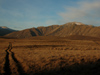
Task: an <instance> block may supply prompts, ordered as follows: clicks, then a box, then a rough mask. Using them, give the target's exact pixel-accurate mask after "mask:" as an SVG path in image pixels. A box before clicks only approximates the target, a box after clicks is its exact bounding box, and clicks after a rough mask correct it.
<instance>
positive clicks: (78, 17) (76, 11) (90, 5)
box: [58, 0, 100, 25]
mask: <svg viewBox="0 0 100 75" xmlns="http://www.w3.org/2000/svg"><path fill="white" fill-rule="evenodd" d="M58 14H59V15H60V16H61V17H62V18H63V21H65V22H71V21H78V22H83V23H87V24H94V25H100V22H99V21H100V0H93V1H91V0H88V1H84V2H83V1H81V2H77V3H76V7H65V12H60V13H58Z"/></svg>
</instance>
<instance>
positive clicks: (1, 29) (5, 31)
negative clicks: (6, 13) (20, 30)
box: [0, 26, 15, 36]
mask: <svg viewBox="0 0 100 75" xmlns="http://www.w3.org/2000/svg"><path fill="white" fill-rule="evenodd" d="M14 31H15V30H13V29H10V28H8V27H5V26H0V36H4V35H6V34H9V33H12V32H14Z"/></svg>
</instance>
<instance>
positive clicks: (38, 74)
mask: <svg viewBox="0 0 100 75" xmlns="http://www.w3.org/2000/svg"><path fill="white" fill-rule="evenodd" d="M99 71H100V40H98V39H91V38H88V40H87V39H79V38H78V39H69V38H66V37H65V38H62V37H51V36H41V37H32V38H28V39H27V38H26V39H10V38H0V75H100V72H99Z"/></svg>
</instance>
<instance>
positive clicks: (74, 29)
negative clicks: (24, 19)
mask: <svg viewBox="0 0 100 75" xmlns="http://www.w3.org/2000/svg"><path fill="white" fill-rule="evenodd" d="M99 32H100V27H94V26H92V25H86V24H83V23H81V22H69V23H66V24H63V25H51V26H47V27H37V28H30V29H25V30H21V31H17V32H12V33H10V34H7V35H5V36H6V37H15V38H29V37H33V36H59V37H66V36H70V35H82V36H91V37H100V33H99Z"/></svg>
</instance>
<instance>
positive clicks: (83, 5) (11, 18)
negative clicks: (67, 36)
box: [0, 0, 100, 30]
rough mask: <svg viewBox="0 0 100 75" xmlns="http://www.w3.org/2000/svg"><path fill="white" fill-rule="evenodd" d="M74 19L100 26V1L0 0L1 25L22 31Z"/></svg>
mask: <svg viewBox="0 0 100 75" xmlns="http://www.w3.org/2000/svg"><path fill="white" fill-rule="evenodd" d="M73 21H76V22H82V23H85V24H91V25H94V26H100V0H0V26H7V27H9V28H13V29H17V30H22V29H26V28H31V27H38V26H49V25H54V24H59V25H61V24H64V23H67V22H73Z"/></svg>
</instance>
